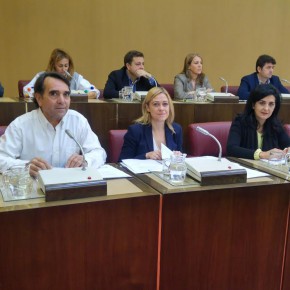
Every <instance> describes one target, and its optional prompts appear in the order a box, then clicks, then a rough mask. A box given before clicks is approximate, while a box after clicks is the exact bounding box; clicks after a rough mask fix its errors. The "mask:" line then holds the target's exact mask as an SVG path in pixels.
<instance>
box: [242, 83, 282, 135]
mask: <svg viewBox="0 0 290 290" xmlns="http://www.w3.org/2000/svg"><path fill="white" fill-rule="evenodd" d="M267 96H274V97H275V108H274V111H273V113H272V115H271V116H270V117H269V118H268V119H267V120H266V122H265V124H264V129H265V130H264V132H269V131H271V130H272V129H273V130H276V129H277V128H278V127H279V126H278V124H280V121H279V120H278V113H279V110H280V106H281V95H280V93H279V91H278V90H277V89H276V88H275V87H274V86H273V85H271V84H262V85H258V86H257V87H256V88H255V89H254V90H253V91H252V92H251V94H250V96H249V98H248V100H247V104H246V107H245V110H244V117H245V121H246V125H247V126H255V128H258V125H259V124H258V121H257V119H256V116H255V112H254V108H253V107H254V106H255V104H256V103H257V102H258V101H260V100H261V99H263V98H265V97H267Z"/></svg>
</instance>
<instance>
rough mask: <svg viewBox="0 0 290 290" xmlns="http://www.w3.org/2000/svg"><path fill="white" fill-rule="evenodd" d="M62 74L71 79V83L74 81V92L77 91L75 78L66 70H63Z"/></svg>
mask: <svg viewBox="0 0 290 290" xmlns="http://www.w3.org/2000/svg"><path fill="white" fill-rule="evenodd" d="M64 73H65V74H66V75H67V76H68V77H69V78H70V79H71V81H74V82H75V84H76V90H77V89H78V83H77V81H76V80H75V78H74V77H73V76H72V75H71V74H70V73H69V72H68V71H67V70H65V71H64Z"/></svg>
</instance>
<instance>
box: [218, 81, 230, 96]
mask: <svg viewBox="0 0 290 290" xmlns="http://www.w3.org/2000/svg"><path fill="white" fill-rule="evenodd" d="M219 79H220V80H222V81H223V82H224V83H225V84H226V94H227V93H228V88H229V86H228V82H227V81H226V79H225V78H223V77H219Z"/></svg>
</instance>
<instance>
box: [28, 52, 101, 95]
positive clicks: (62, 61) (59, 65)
mask: <svg viewBox="0 0 290 290" xmlns="http://www.w3.org/2000/svg"><path fill="white" fill-rule="evenodd" d="M46 72H57V73H59V74H62V75H64V76H65V77H66V78H67V79H69V81H70V89H71V90H84V91H88V97H89V98H91V99H94V98H98V97H99V96H100V91H99V90H98V89H97V88H96V87H95V86H94V85H92V84H91V83H90V82H89V81H87V80H86V79H84V78H83V76H82V75H80V74H78V73H77V72H75V71H74V64H73V60H72V58H71V56H70V55H69V54H68V53H66V52H65V51H63V50H61V49H58V48H56V49H54V50H53V51H52V53H51V56H50V58H49V62H48V65H47V68H46ZM42 73H43V72H40V73H38V74H36V76H35V77H34V78H33V79H32V80H31V81H30V83H29V84H27V85H26V86H25V87H24V88H23V94H24V96H25V97H29V96H33V93H34V84H35V82H36V80H37V79H38V77H39V76H40V75H41V74H42Z"/></svg>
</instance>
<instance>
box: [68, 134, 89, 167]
mask: <svg viewBox="0 0 290 290" xmlns="http://www.w3.org/2000/svg"><path fill="white" fill-rule="evenodd" d="M65 133H66V134H67V135H68V136H69V137H70V138H71V139H73V140H74V141H75V142H76V143H77V145H78V146H79V147H80V150H81V152H82V155H83V165H82V170H86V169H87V168H86V166H87V161H86V159H85V152H84V150H83V147H82V145H81V144H80V143H79V142H78V141H77V140H76V138H75V137H74V136H73V134H72V132H71V131H70V130H69V129H66V130H65Z"/></svg>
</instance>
